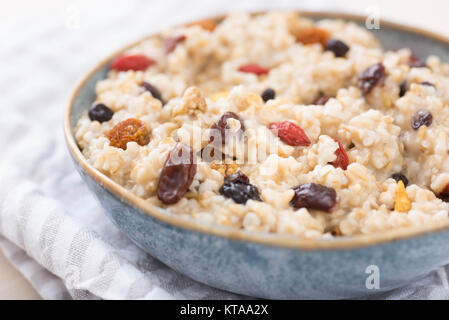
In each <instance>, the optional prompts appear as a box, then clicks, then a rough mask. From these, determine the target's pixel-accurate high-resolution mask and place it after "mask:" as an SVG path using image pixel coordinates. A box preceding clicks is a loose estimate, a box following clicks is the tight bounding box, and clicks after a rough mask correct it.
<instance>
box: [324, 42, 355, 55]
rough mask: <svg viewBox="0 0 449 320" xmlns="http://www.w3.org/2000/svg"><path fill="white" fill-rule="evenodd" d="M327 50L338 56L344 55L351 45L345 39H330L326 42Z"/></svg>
mask: <svg viewBox="0 0 449 320" xmlns="http://www.w3.org/2000/svg"><path fill="white" fill-rule="evenodd" d="M326 51H332V52H333V53H334V54H335V56H336V57H344V56H345V55H346V53H348V51H349V47H348V46H347V45H346V43H344V42H343V41H340V40H337V39H330V40H329V41H328V42H327V43H326Z"/></svg>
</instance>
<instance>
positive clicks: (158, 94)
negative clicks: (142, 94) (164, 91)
mask: <svg viewBox="0 0 449 320" xmlns="http://www.w3.org/2000/svg"><path fill="white" fill-rule="evenodd" d="M142 87H143V88H144V89H145V90H147V91H149V92H150V93H151V95H152V96H153V98H155V99H158V100H159V101H160V102H161V103H162V104H164V100H162V95H161V92H160V91H159V90H158V88H156V87H155V86H153V85H152V84H151V83H148V82H142Z"/></svg>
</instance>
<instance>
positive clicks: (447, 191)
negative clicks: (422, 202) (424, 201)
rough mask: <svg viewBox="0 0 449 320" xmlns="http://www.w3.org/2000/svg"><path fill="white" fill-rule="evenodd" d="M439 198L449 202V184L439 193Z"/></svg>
mask: <svg viewBox="0 0 449 320" xmlns="http://www.w3.org/2000/svg"><path fill="white" fill-rule="evenodd" d="M438 198H440V199H441V200H443V201H444V202H449V184H448V185H447V186H446V187H445V188H444V189H443V191H441V193H440V194H439V195H438Z"/></svg>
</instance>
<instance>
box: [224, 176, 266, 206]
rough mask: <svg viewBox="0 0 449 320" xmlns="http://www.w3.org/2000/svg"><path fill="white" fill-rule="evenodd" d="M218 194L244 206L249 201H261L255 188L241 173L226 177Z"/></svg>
mask: <svg viewBox="0 0 449 320" xmlns="http://www.w3.org/2000/svg"><path fill="white" fill-rule="evenodd" d="M219 192H220V194H222V195H223V196H224V197H226V198H230V199H232V200H234V201H235V202H236V203H240V204H246V202H247V201H248V200H250V199H252V200H257V201H262V199H261V198H260V192H259V190H258V189H257V187H256V186H254V185H252V184H251V183H250V182H249V178H248V177H247V176H246V175H244V174H243V173H242V172H241V171H238V172H237V173H235V174H233V175H230V176H227V177H226V178H225V181H224V183H223V185H222V186H221V187H220V190H219Z"/></svg>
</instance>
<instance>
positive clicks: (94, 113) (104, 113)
mask: <svg viewBox="0 0 449 320" xmlns="http://www.w3.org/2000/svg"><path fill="white" fill-rule="evenodd" d="M88 114H89V119H90V120H92V121H98V122H100V123H102V122H106V121H109V120H111V119H112V116H113V115H114V112H113V111H112V110H111V109H109V108H108V107H107V106H106V105H104V104H103V103H96V104H94V105H93V106H92V108H90V110H89V113H88Z"/></svg>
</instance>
